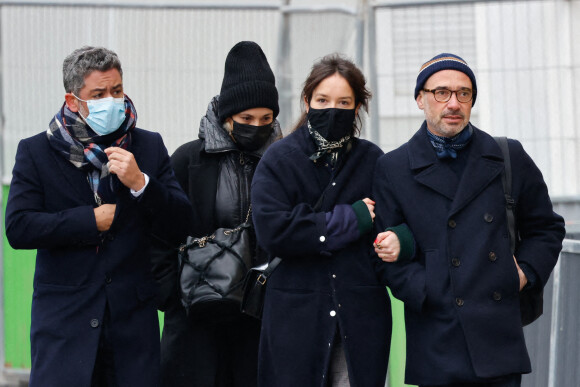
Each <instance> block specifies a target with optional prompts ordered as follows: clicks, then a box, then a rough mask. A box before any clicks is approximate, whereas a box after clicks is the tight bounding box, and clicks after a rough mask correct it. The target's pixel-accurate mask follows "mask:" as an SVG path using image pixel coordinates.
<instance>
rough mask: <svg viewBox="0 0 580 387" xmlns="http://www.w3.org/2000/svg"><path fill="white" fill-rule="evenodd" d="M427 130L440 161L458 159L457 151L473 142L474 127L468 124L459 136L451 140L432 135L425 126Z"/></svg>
mask: <svg viewBox="0 0 580 387" xmlns="http://www.w3.org/2000/svg"><path fill="white" fill-rule="evenodd" d="M425 130H426V132H427V136H428V137H429V141H430V142H431V145H433V148H435V151H436V152H437V157H438V158H440V159H446V158H452V159H455V158H457V151H458V150H461V149H463V148H465V146H466V145H467V144H469V141H471V135H472V134H473V127H472V126H471V124H467V126H466V127H465V128H464V129H463V130H462V131H461V132H459V134H457V135H456V136H454V137H451V138H448V137H441V136H437V135H435V134H433V133H431V132H430V131H429V129H427V125H425Z"/></svg>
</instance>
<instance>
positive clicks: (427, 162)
mask: <svg viewBox="0 0 580 387" xmlns="http://www.w3.org/2000/svg"><path fill="white" fill-rule="evenodd" d="M425 130H427V128H426V123H425V122H423V125H422V126H421V129H419V131H417V133H415V135H414V136H413V137H412V138H411V139H410V140H409V148H408V152H409V163H410V166H411V169H412V170H413V171H414V174H415V180H416V181H417V182H418V183H420V184H422V185H424V186H426V187H428V188H430V189H432V190H433V191H435V192H437V193H439V194H441V195H443V196H445V197H446V198H448V199H450V200H453V197H454V196H455V191H456V187H457V183H458V182H457V176H456V175H455V173H454V172H453V171H451V170H450V169H449V168H447V167H446V166H445V165H443V164H441V163H440V162H439V160H438V159H437V155H436V154H435V151H434V150H433V147H432V146H431V144H430V143H429V139H428V138H427V135H426V134H425Z"/></svg>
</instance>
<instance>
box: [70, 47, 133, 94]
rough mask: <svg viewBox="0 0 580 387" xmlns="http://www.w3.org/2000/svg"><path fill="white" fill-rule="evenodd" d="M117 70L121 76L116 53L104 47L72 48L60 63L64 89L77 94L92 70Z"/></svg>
mask: <svg viewBox="0 0 580 387" xmlns="http://www.w3.org/2000/svg"><path fill="white" fill-rule="evenodd" d="M111 69H117V70H119V73H120V74H121V77H123V70H122V69H121V61H120V60H119V57H118V56H117V54H115V53H114V52H113V51H111V50H109V49H106V48H104V47H90V46H84V47H81V48H78V49H76V50H74V51H73V52H72V53H71V54H70V55H69V56H67V57H66V58H65V60H64V62H63V64H62V75H63V83H64V89H65V91H66V92H67V93H74V94H75V95H77V96H78V95H79V92H80V90H81V89H82V88H83V87H84V86H85V78H86V77H87V76H88V75H89V74H90V73H92V72H93V71H95V70H97V71H108V70H111Z"/></svg>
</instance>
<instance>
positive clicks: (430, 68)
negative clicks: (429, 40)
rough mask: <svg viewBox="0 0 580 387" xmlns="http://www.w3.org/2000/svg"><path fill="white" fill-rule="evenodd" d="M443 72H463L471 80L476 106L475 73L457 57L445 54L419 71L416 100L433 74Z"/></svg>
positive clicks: (472, 102)
mask: <svg viewBox="0 0 580 387" xmlns="http://www.w3.org/2000/svg"><path fill="white" fill-rule="evenodd" d="M441 70H457V71H461V72H462V73H464V74H465V75H467V76H468V77H469V79H471V86H472V88H473V99H472V100H471V106H473V105H475V97H476V96H477V84H476V83H475V75H474V74H473V71H471V69H470V68H469V66H468V65H467V62H465V61H464V60H463V59H461V58H460V57H458V56H457V55H453V54H448V53H443V54H439V55H437V56H435V57H433V58H432V59H430V60H429V61H427V62H425V63H423V66H421V70H419V75H417V85H416V86H415V99H417V96H418V95H419V92H420V91H421V90H423V86H424V85H425V82H427V79H429V77H430V76H431V75H433V74H435V73H436V72H438V71H441Z"/></svg>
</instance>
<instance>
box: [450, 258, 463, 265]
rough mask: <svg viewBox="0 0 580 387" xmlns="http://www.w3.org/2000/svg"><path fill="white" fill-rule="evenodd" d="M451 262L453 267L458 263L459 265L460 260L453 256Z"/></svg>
mask: <svg viewBox="0 0 580 387" xmlns="http://www.w3.org/2000/svg"><path fill="white" fill-rule="evenodd" d="M451 264H452V265H453V266H455V267H459V265H461V261H460V260H459V258H453V259H452V260H451Z"/></svg>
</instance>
